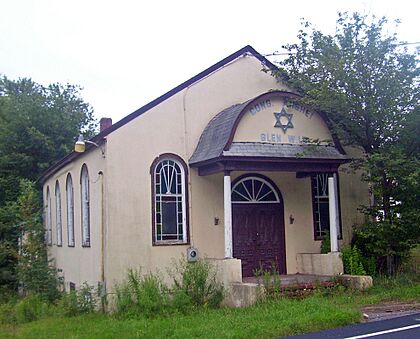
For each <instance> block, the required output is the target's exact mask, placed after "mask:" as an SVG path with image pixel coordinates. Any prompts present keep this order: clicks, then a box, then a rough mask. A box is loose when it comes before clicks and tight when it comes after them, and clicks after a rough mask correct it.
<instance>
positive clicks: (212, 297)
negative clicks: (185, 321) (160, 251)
mask: <svg viewBox="0 0 420 339" xmlns="http://www.w3.org/2000/svg"><path fill="white" fill-rule="evenodd" d="M174 267H175V269H174V270H173V271H172V272H170V275H171V277H172V279H173V282H174V287H173V290H172V292H173V295H174V304H175V306H176V307H179V308H181V309H184V308H185V306H186V305H188V303H190V304H191V305H192V306H205V307H211V308H216V307H219V306H220V304H221V302H222V301H223V298H224V288H223V285H222V284H221V283H219V282H218V281H217V279H216V271H215V269H214V268H213V266H212V265H211V264H210V263H209V262H208V261H206V260H199V261H197V262H194V263H188V262H187V261H185V260H180V261H179V262H178V263H175V264H174Z"/></svg>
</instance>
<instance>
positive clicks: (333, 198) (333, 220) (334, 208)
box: [328, 175, 338, 252]
mask: <svg viewBox="0 0 420 339" xmlns="http://www.w3.org/2000/svg"><path fill="white" fill-rule="evenodd" d="M335 181H336V178H335V175H334V176H333V177H329V178H328V203H329V210H330V240H331V252H337V251H338V241H337V228H338V196H337V186H336V184H335Z"/></svg>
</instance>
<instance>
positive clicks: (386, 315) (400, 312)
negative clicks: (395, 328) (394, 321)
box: [362, 302, 420, 322]
mask: <svg viewBox="0 0 420 339" xmlns="http://www.w3.org/2000/svg"><path fill="white" fill-rule="evenodd" d="M362 313H363V318H364V321H365V322H372V321H378V320H385V319H391V318H396V317H401V316H404V315H409V314H415V313H420V302H413V303H401V302H389V303H382V304H377V305H371V306H366V307H364V308H363V309H362Z"/></svg>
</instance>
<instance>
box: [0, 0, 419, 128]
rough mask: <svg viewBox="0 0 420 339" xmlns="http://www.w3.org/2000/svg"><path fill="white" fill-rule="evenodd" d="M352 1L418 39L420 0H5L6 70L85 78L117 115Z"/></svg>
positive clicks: (269, 45)
mask: <svg viewBox="0 0 420 339" xmlns="http://www.w3.org/2000/svg"><path fill="white" fill-rule="evenodd" d="M346 10H347V11H351V12H353V11H358V12H361V13H365V14H375V15H376V16H382V15H385V16H387V17H388V18H389V19H396V18H399V19H401V20H402V24H401V25H400V26H399V29H398V33H399V37H400V39H401V40H405V41H409V42H418V41H420V26H419V23H418V21H419V13H420V1H415V0H399V1H395V0H331V1H330V0H325V1H322V0H319V1H314V0H299V1H296V0H295V1H293V0H291V1H284V0H283V1H281V0H278V1H272V0H269V1H262V0H260V1H257V0H253V1H250V0H239V1H237V0H230V1H229V0H224V1H220V0H209V1H199V0H196V1H193V0H191V1H188V0H178V1H176V0H173V1H170V0H168V1H163V0H154V1H153V0H146V1H142V0H136V1H134V0H133V1H129V0H119V1H106V0H102V1H99V0H72V1H62V0H51V1H48V0H0V74H3V75H6V76H7V77H9V78H11V79H17V78H19V77H30V78H32V79H33V80H34V81H36V82H39V83H42V84H44V85H47V84H49V83H53V82H61V83H66V82H69V83H71V84H78V85H81V86H82V87H83V88H84V90H83V91H82V96H83V98H84V100H85V101H86V102H89V103H90V104H91V105H92V106H93V108H94V110H95V116H96V117H97V118H100V117H103V116H107V117H111V118H113V120H114V122H116V121H118V120H120V119H121V118H123V117H124V116H126V115H128V114H130V113H131V112H133V111H134V110H136V109H137V108H139V107H141V106H143V105H144V104H146V103H147V102H149V101H151V100H153V99H155V98H156V97H158V96H160V95H161V94H163V93H165V92H167V91H168V90H170V89H172V88H173V87H175V86H177V85H178V84H180V83H182V82H183V81H185V80H187V79H189V78H190V77H192V76H194V75H196V74H197V73H199V72H201V71H202V70H204V69H206V68H207V67H209V66H211V65H213V64H214V63H216V62H218V61H219V60H221V59H223V58H224V57H226V56H228V55H229V54H231V53H233V52H235V51H237V50H238V49H240V48H242V47H244V46H245V45H248V44H249V45H251V46H252V47H254V48H255V49H256V50H257V51H258V52H260V53H261V54H269V53H272V52H274V51H276V50H278V51H281V50H280V48H281V45H283V44H286V43H292V42H294V41H295V40H296V34H297V32H298V30H299V28H300V18H302V17H304V18H305V19H307V20H309V21H310V22H312V23H313V24H315V26H316V27H317V28H319V29H321V30H322V31H323V32H326V33H333V31H334V27H335V21H336V18H337V15H336V13H337V11H346ZM390 27H391V26H390ZM393 27H394V26H392V29H391V30H392V31H393ZM271 60H272V59H271Z"/></svg>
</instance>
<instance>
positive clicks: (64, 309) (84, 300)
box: [58, 282, 98, 317]
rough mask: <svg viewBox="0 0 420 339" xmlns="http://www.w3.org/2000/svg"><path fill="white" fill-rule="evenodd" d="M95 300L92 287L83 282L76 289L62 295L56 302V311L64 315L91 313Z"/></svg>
mask: <svg viewBox="0 0 420 339" xmlns="http://www.w3.org/2000/svg"><path fill="white" fill-rule="evenodd" d="M97 302H98V298H97V297H96V292H95V290H94V288H93V287H92V286H90V285H88V284H87V283H86V282H85V283H84V284H83V285H82V286H81V287H80V288H79V289H78V290H76V291H70V292H69V293H64V294H63V295H62V297H61V299H60V301H59V302H58V311H59V313H61V314H62V315H63V316H66V317H74V316H77V315H80V314H86V313H92V312H94V311H95V309H96V306H97Z"/></svg>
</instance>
